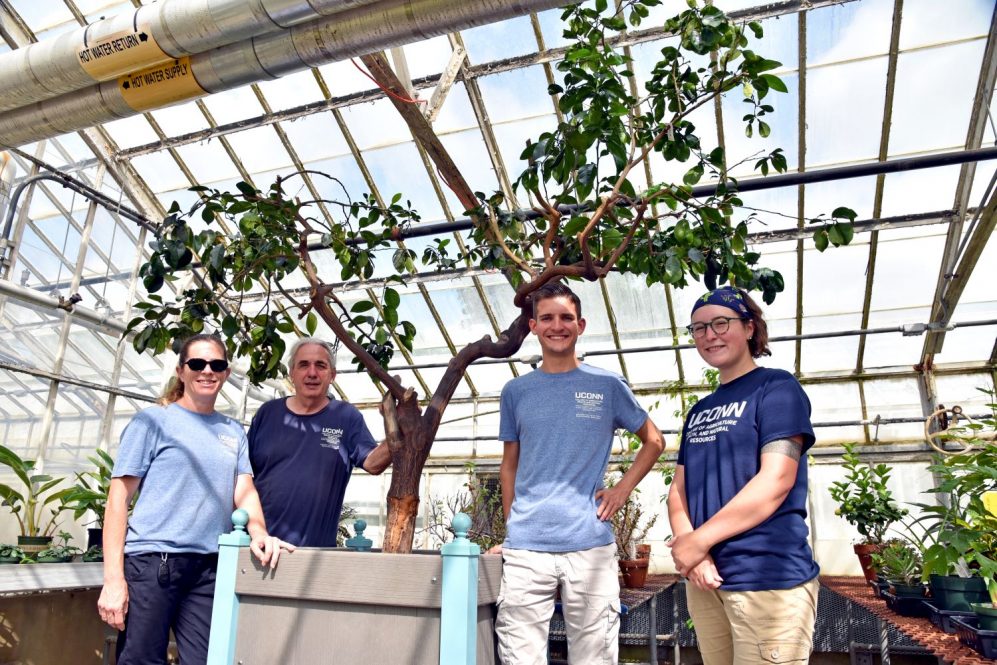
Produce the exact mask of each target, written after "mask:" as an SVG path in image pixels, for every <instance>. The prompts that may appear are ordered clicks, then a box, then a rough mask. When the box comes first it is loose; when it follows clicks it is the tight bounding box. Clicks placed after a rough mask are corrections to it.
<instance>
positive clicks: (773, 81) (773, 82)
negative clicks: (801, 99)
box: [762, 74, 789, 92]
mask: <svg viewBox="0 0 997 665" xmlns="http://www.w3.org/2000/svg"><path fill="white" fill-rule="evenodd" d="M762 79H763V80H764V81H765V82H766V83H768V84H769V88H771V89H772V90H776V91H778V92H789V88H787V87H786V84H785V83H784V82H783V80H782V79H781V78H779V77H778V76H776V75H775V74H762Z"/></svg>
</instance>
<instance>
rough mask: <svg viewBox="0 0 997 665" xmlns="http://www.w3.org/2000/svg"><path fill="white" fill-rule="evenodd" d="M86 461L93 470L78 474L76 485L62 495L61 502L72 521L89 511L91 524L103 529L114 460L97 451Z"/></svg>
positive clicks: (101, 451)
mask: <svg viewBox="0 0 997 665" xmlns="http://www.w3.org/2000/svg"><path fill="white" fill-rule="evenodd" d="M87 459H88V460H89V461H90V463H91V464H93V466H94V469H92V470H90V471H83V472H78V473H77V474H76V484H75V485H73V486H72V487H70V488H69V489H68V490H67V491H66V492H65V493H64V494H63V496H62V501H63V505H64V506H65V508H66V509H68V510H72V511H73V519H75V520H77V521H79V520H80V519H81V518H82V517H83V516H84V515H85V514H86V513H87V511H91V512H93V514H94V515H95V519H94V521H93V522H92V524H96V525H97V528H98V529H103V528H104V511H105V509H106V508H107V493H108V491H109V490H110V488H111V472H112V471H113V469H114V459H113V458H112V457H111V456H110V455H108V454H107V453H106V452H104V451H103V450H98V451H97V454H96V455H94V456H91V457H88V458H87Z"/></svg>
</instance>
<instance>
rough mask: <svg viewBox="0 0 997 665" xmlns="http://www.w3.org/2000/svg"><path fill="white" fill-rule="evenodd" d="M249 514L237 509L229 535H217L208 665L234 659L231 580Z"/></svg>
mask: <svg viewBox="0 0 997 665" xmlns="http://www.w3.org/2000/svg"><path fill="white" fill-rule="evenodd" d="M248 523H249V513H247V512H246V511H245V510H243V509H242V508H239V509H238V510H236V511H235V512H234V513H232V526H233V527H234V528H233V529H232V532H231V533H223V534H222V535H220V536H218V572H217V573H216V575H215V600H214V605H212V607H211V637H210V638H209V641H208V665H232V661H233V660H235V636H236V631H237V629H238V627H239V596H237V595H236V593H235V580H236V578H237V577H238V575H239V550H240V549H241V548H243V547H249V543H250V538H249V534H248V533H246V525H247V524H248Z"/></svg>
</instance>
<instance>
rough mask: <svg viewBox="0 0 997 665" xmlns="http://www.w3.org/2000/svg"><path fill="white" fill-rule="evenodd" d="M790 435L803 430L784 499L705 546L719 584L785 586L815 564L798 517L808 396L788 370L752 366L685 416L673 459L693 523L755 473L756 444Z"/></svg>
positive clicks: (806, 576) (810, 438) (803, 510)
mask: <svg viewBox="0 0 997 665" xmlns="http://www.w3.org/2000/svg"><path fill="white" fill-rule="evenodd" d="M796 435H801V436H802V437H803V452H804V455H803V456H802V457H801V459H800V464H799V467H798V468H797V471H796V483H795V484H794V485H793V488H792V489H791V490H790V492H789V495H788V496H787V497H786V499H785V501H783V502H782V505H781V506H779V508H778V509H776V511H775V513H774V514H772V516H771V517H769V518H768V519H767V520H765V521H764V522H762V523H761V524H759V525H758V526H756V527H754V528H753V529H750V530H748V531H745V532H744V533H741V534H738V535H736V536H734V537H732V538H730V539H728V540H725V541H724V542H722V543H720V544H718V545H716V546H715V547H714V548H713V549H712V550H710V554H711V555H712V556H713V561H714V563H716V566H717V571H718V572H719V573H720V576H721V577H722V578H723V579H724V583H723V586H721V587H720V588H721V589H722V590H724V591H764V590H777V589H789V588H792V587H794V586H797V585H799V584H802V583H804V582H806V581H808V580H811V579H813V578H814V577H816V576H817V573H818V572H819V571H820V569H819V567H818V566H817V563H816V562H815V561H814V557H813V552H812V551H811V550H810V545H809V543H808V542H807V536H808V534H809V531H808V529H807V524H806V521H805V520H806V516H807V459H806V451H807V450H808V449H809V448H810V447H811V446H812V445H813V443H814V432H813V427H812V426H811V424H810V400H809V399H808V398H807V395H806V393H804V392H803V388H802V387H801V386H800V384H799V382H797V380H796V379H795V378H794V377H793V375H792V374H790V373H789V372H786V371H784V370H780V369H769V368H765V367H758V368H756V369H754V370H752V371H750V372H748V373H747V374H745V375H744V376H741V377H738V378H737V379H735V380H733V381H731V382H730V383H725V384H723V385H721V386H720V387H719V388H717V390H716V392H714V393H713V394H711V395H708V396H706V397H704V398H703V399H701V400H699V401H698V402H697V403H696V404H695V406H693V408H692V409H691V410H690V411H689V414H688V416H686V420H685V427H684V428H683V430H682V445H681V447H680V448H679V455H678V464H680V465H682V466H683V467H684V472H685V493H686V499H687V501H688V505H689V516H690V518H691V520H692V526H693V527H694V528H697V529H698V528H699V527H700V526H702V525H703V524H704V523H705V522H706V521H707V520H709V519H710V518H711V517H713V515H715V514H716V513H717V512H719V511H720V509H721V508H722V507H723V506H725V505H726V504H727V502H729V501H730V500H731V499H732V498H734V495H736V494H737V493H738V492H740V491H741V489H742V488H743V487H744V486H745V485H746V484H748V481H750V480H751V479H752V478H754V477H755V476H756V475H757V474H758V472H759V470H760V469H761V448H762V446H764V445H765V444H766V443H769V442H771V441H774V440H776V439H784V438H788V437H792V436H796Z"/></svg>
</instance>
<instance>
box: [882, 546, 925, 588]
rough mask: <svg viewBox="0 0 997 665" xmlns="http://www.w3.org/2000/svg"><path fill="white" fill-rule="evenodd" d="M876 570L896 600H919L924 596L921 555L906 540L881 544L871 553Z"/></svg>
mask: <svg viewBox="0 0 997 665" xmlns="http://www.w3.org/2000/svg"><path fill="white" fill-rule="evenodd" d="M871 556H872V561H873V564H874V566H875V568H876V570H877V571H878V572H879V573H880V574H881V575H882V576H883V577H885V578H886V580H887V582H889V584H890V592H891V593H892V594H893V595H895V596H897V597H898V598H920V597H921V596H923V595H924V585H923V584H922V583H921V575H922V573H923V572H924V564H923V562H922V560H921V553H920V552H919V551H918V549H917V548H916V547H914V545H912V544H911V543H909V542H907V541H906V540H903V539H900V538H897V539H894V540H890V541H888V542H886V543H883V546H882V547H881V548H880V549H879V550H878V551H876V552H873V553H872V555H871Z"/></svg>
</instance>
